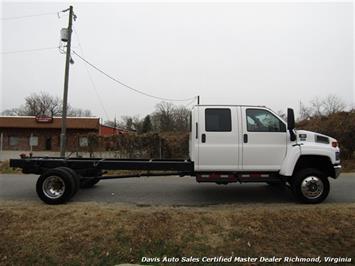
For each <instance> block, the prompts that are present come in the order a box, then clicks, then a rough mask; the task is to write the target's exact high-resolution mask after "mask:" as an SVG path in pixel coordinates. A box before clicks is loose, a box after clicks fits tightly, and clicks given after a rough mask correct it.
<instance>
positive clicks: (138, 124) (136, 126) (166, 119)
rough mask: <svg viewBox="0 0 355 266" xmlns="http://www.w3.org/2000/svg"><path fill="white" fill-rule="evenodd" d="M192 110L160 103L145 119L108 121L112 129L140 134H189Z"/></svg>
mask: <svg viewBox="0 0 355 266" xmlns="http://www.w3.org/2000/svg"><path fill="white" fill-rule="evenodd" d="M189 116H190V110H189V109H187V108H186V107H185V106H176V105H174V104H172V103H169V102H160V103H158V104H157V105H156V106H155V111H154V112H153V113H151V114H148V115H146V116H145V117H143V118H140V117H139V116H122V118H121V120H120V121H117V120H116V119H114V120H113V121H106V122H105V124H106V125H108V126H112V127H119V128H124V129H127V130H130V131H135V132H137V133H138V134H144V133H150V132H169V131H174V132H187V131H188V130H189Z"/></svg>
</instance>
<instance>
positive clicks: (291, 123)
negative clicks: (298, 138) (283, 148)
mask: <svg viewBox="0 0 355 266" xmlns="http://www.w3.org/2000/svg"><path fill="white" fill-rule="evenodd" d="M294 128H295V113H294V112H293V109H292V108H287V129H288V130H293V129H294Z"/></svg>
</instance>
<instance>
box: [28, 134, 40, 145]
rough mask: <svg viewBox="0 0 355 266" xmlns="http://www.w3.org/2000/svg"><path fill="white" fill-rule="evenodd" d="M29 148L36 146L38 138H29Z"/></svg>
mask: <svg viewBox="0 0 355 266" xmlns="http://www.w3.org/2000/svg"><path fill="white" fill-rule="evenodd" d="M30 146H38V137H37V136H31V137H30Z"/></svg>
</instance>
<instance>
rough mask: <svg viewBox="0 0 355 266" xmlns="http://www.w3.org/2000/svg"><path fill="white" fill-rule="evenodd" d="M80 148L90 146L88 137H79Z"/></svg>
mask: <svg viewBox="0 0 355 266" xmlns="http://www.w3.org/2000/svg"><path fill="white" fill-rule="evenodd" d="M79 146H80V147H87V146H89V139H88V137H79Z"/></svg>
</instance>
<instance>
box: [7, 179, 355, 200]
mask: <svg viewBox="0 0 355 266" xmlns="http://www.w3.org/2000/svg"><path fill="white" fill-rule="evenodd" d="M36 180H37V176H35V175H0V199H2V200H23V201H38V202H40V200H39V199H38V197H37V194H36V191H35V184H36ZM330 182H331V190H330V194H329V196H328V198H327V199H326V201H325V202H328V203H350V202H352V203H355V192H354V191H355V173H351V174H342V175H341V176H340V177H339V178H338V179H337V180H333V179H330ZM72 201H75V202H90V201H95V202H122V203H134V204H139V205H170V206H201V205H215V204H231V203H287V202H294V198H293V196H292V193H291V191H290V189H289V188H287V187H281V188H279V187H272V186H269V185H267V184H264V183H259V184H256V183H243V184H239V183H235V184H229V185H217V184H213V183H201V184H199V183H196V181H195V179H194V178H193V177H177V176H167V177H141V178H131V179H115V180H103V181H100V182H99V183H98V184H97V185H96V186H95V187H93V188H90V189H81V190H80V191H79V192H78V193H77V194H76V195H75V196H74V197H73V199H72Z"/></svg>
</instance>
